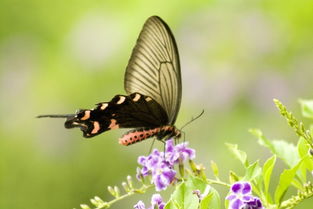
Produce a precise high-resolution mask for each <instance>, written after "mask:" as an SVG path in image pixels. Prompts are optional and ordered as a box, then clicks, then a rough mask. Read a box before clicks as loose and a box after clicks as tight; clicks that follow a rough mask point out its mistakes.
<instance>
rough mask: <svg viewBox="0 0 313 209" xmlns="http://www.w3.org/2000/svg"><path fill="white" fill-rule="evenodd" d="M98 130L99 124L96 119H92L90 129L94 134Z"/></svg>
mask: <svg viewBox="0 0 313 209" xmlns="http://www.w3.org/2000/svg"><path fill="white" fill-rule="evenodd" d="M99 130H100V124H99V122H98V121H94V122H93V129H92V131H91V133H92V134H96V133H98V131H99Z"/></svg>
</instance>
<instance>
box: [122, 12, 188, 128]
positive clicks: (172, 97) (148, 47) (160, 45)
mask: <svg viewBox="0 0 313 209" xmlns="http://www.w3.org/2000/svg"><path fill="white" fill-rule="evenodd" d="M124 86H125V90H126V92H127V93H128V94H131V93H134V92H139V93H141V94H143V95H146V96H149V97H151V98H152V99H154V100H155V101H156V102H158V103H159V104H160V105H161V106H162V107H163V108H164V110H165V112H166V114H167V115H168V118H169V124H171V125H172V124H174V122H175V120H176V117H177V113H178V111H179V108H180V103H181V92H182V89H181V75H180V65H179V55H178V50H177V46H176V42H175V39H174V36H173V35H172V32H171V30H170V28H169V27H168V26H167V25H166V23H165V22H164V21H163V20H161V19H160V18H159V17H157V16H152V17H150V18H149V19H148V20H147V21H146V23H145V24H144V26H143V29H142V31H141V33H140V35H139V38H138V40H137V43H136V46H135V48H134V49H133V53H132V55H131V58H130V60H129V63H128V66H127V68H126V72H125V80H124Z"/></svg>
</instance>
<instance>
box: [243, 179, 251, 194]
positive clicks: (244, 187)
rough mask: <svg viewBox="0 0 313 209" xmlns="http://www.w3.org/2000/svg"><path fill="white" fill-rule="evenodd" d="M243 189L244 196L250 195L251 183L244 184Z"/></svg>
mask: <svg viewBox="0 0 313 209" xmlns="http://www.w3.org/2000/svg"><path fill="white" fill-rule="evenodd" d="M242 184H243V188H242V194H249V193H251V190H252V188H251V184H250V183H249V182H242Z"/></svg>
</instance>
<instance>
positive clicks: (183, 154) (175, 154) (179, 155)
mask: <svg viewBox="0 0 313 209" xmlns="http://www.w3.org/2000/svg"><path fill="white" fill-rule="evenodd" d="M187 146H188V142H184V143H181V144H178V145H176V146H174V141H173V140H172V139H171V140H167V141H166V149H165V155H166V157H165V158H166V160H167V161H168V162H169V163H171V164H177V163H179V162H185V161H186V160H187V159H188V158H189V159H194V158H195V156H196V155H195V150H194V149H191V148H188V147H187Z"/></svg>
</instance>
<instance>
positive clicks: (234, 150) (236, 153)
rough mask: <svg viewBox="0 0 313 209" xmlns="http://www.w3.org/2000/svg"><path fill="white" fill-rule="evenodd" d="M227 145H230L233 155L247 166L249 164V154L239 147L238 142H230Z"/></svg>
mask: <svg viewBox="0 0 313 209" xmlns="http://www.w3.org/2000/svg"><path fill="white" fill-rule="evenodd" d="M226 146H227V147H228V149H229V150H230V151H231V153H233V155H234V156H235V157H236V158H237V159H238V160H240V162H241V163H242V164H243V165H244V166H245V167H247V166H249V162H248V160H247V154H246V153H245V152H244V151H242V150H239V149H238V145H237V144H229V143H226Z"/></svg>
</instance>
